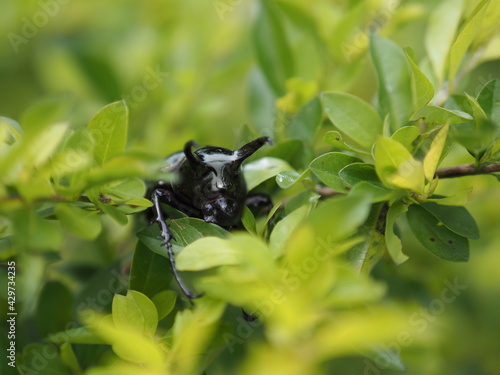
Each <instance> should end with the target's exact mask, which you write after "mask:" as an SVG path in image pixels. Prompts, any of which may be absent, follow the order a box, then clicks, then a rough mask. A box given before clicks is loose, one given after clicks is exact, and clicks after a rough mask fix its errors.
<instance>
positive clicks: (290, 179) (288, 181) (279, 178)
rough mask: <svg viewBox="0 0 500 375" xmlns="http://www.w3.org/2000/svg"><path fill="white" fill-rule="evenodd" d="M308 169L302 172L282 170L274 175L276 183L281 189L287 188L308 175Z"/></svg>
mask: <svg viewBox="0 0 500 375" xmlns="http://www.w3.org/2000/svg"><path fill="white" fill-rule="evenodd" d="M310 171H311V170H310V169H306V170H305V171H304V172H302V173H298V172H295V171H283V172H280V173H278V174H277V175H276V183H277V184H278V186H279V187H280V188H281V189H288V188H290V187H292V186H293V185H295V184H296V183H297V182H299V181H302V180H303V179H304V178H306V177H307V176H308V175H309V172H310Z"/></svg>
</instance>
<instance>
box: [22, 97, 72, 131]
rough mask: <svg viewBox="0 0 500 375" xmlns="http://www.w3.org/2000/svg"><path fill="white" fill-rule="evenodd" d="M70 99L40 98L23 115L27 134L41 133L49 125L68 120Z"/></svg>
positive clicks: (23, 123) (23, 126)
mask: <svg viewBox="0 0 500 375" xmlns="http://www.w3.org/2000/svg"><path fill="white" fill-rule="evenodd" d="M68 104H69V103H68V101H67V100H66V99H64V98H61V97H49V98H43V99H41V100H38V101H37V102H36V103H35V104H33V105H32V106H31V107H29V108H28V109H27V110H26V111H25V112H24V113H23V115H22V117H21V121H20V122H21V125H22V128H23V130H24V132H25V136H27V135H30V136H33V135H36V134H41V133H43V132H45V129H46V128H47V127H48V126H52V125H54V124H56V123H61V122H64V121H66V120H67V112H68Z"/></svg>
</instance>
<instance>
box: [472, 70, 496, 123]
mask: <svg viewBox="0 0 500 375" xmlns="http://www.w3.org/2000/svg"><path fill="white" fill-rule="evenodd" d="M477 101H478V103H479V105H480V106H481V108H482V109H483V110H484V113H485V114H486V115H487V116H488V118H489V119H490V120H491V121H493V122H494V123H495V124H496V125H497V126H500V79H494V80H492V81H490V82H488V83H487V84H486V85H484V87H483V88H482V89H481V92H480V93H479V95H478V97H477Z"/></svg>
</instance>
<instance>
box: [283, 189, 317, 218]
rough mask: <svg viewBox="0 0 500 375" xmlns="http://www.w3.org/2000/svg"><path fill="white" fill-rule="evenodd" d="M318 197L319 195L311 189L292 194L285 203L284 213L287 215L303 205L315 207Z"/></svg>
mask: <svg viewBox="0 0 500 375" xmlns="http://www.w3.org/2000/svg"><path fill="white" fill-rule="evenodd" d="M320 198H321V195H319V194H317V193H315V192H314V191H311V190H306V191H303V192H302V193H300V194H298V195H296V196H294V197H293V198H292V199H290V200H289V201H288V202H287V203H286V205H285V213H286V214H287V215H288V214H290V213H291V212H293V211H295V210H296V209H298V208H300V207H302V206H304V205H309V206H311V207H316V205H317V204H318V201H319V199H320Z"/></svg>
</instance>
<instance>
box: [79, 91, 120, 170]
mask: <svg viewBox="0 0 500 375" xmlns="http://www.w3.org/2000/svg"><path fill="white" fill-rule="evenodd" d="M127 128H128V108H127V105H126V104H125V101H123V100H122V101H119V102H114V103H111V104H108V105H107V106H105V107H103V108H102V109H101V110H100V111H99V112H97V114H96V115H95V116H94V117H93V118H92V120H90V122H89V124H88V126H87V130H88V132H89V133H90V135H91V136H92V139H93V140H94V144H95V149H94V157H95V160H96V162H97V163H98V164H99V165H104V163H105V162H106V161H107V160H109V159H110V158H111V157H112V156H114V155H117V154H119V153H121V152H123V151H125V146H126V144H127Z"/></svg>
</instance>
